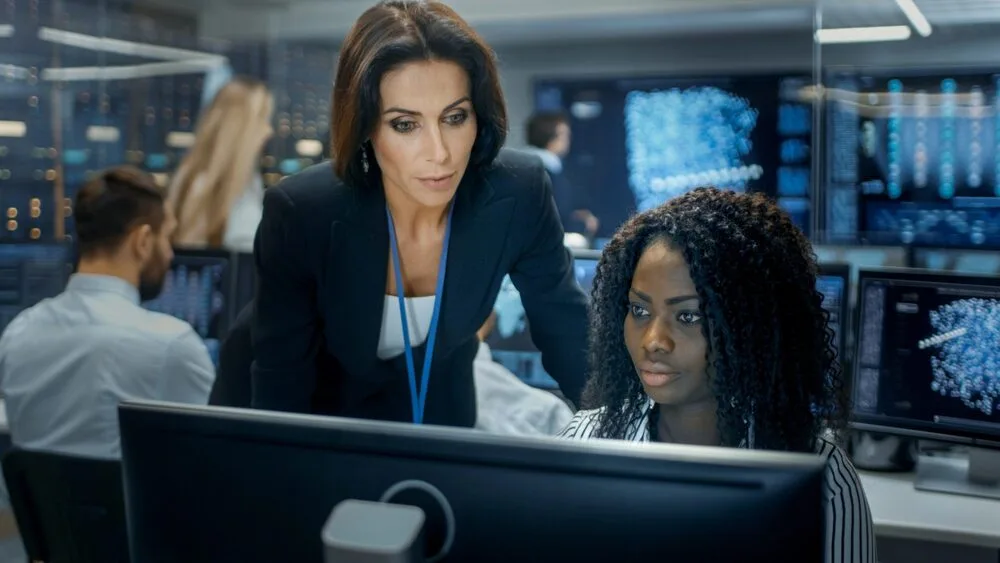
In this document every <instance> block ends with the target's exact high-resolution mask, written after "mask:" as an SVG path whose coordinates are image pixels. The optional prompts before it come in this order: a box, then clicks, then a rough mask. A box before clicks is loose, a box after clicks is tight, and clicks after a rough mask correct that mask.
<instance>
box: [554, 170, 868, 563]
mask: <svg viewBox="0 0 1000 563" xmlns="http://www.w3.org/2000/svg"><path fill="white" fill-rule="evenodd" d="M816 272H817V266H816V260H815V255H814V254H813V251H812V247H811V246H810V244H809V241H808V240H807V239H806V237H805V236H804V235H803V234H802V232H801V231H800V230H799V229H798V228H796V227H795V226H794V225H793V224H792V222H791V220H790V219H789V217H788V215H787V214H785V213H784V212H783V211H782V210H781V209H779V208H778V207H777V206H776V205H774V204H773V203H772V202H771V201H769V200H768V199H767V198H766V197H764V196H763V195H760V194H752V195H746V194H737V193H734V192H731V191H724V190H718V189H714V188H701V189H697V190H694V191H693V192H690V193H688V194H685V195H683V196H680V197H677V198H674V199H672V200H670V201H669V202H668V203H666V204H664V205H662V206H660V207H657V208H655V209H652V210H650V211H647V212H644V213H641V214H639V215H636V216H635V217H633V218H632V219H630V220H629V221H628V222H626V223H625V224H624V225H623V226H622V227H621V228H620V229H619V230H618V232H617V233H616V234H615V236H614V238H613V239H612V240H611V242H610V243H609V244H608V245H607V247H605V249H604V253H603V255H602V257H601V260H600V263H599V264H598V266H597V276H596V278H595V279H594V284H593V295H592V318H591V323H590V367H591V379H590V381H589V382H588V384H587V387H586V390H585V392H584V400H583V402H584V406H585V407H586V408H588V409H591V410H585V411H581V412H580V413H578V414H577V415H576V416H575V417H574V419H573V421H572V422H571V423H570V425H569V426H567V427H566V429H565V430H564V431H563V432H562V435H563V436H565V437H569V438H576V439H588V438H611V439H620V440H630V441H635V442H646V441H659V442H670V443H679V444H697V445H709V446H727V447H741V448H751V449H762V450H781V451H791V452H815V453H817V454H818V455H820V456H822V457H823V458H824V459H826V460H827V483H826V488H825V491H826V516H827V536H826V537H827V556H826V560H827V561H828V562H831V563H842V562H843V563H846V562H860V563H875V561H876V557H875V537H874V532H873V529H872V520H871V513H870V511H869V508H868V502H867V500H866V498H865V494H864V490H863V489H862V487H861V483H860V481H859V479H858V476H857V474H856V473H855V471H854V468H853V466H852V465H851V463H850V461H849V460H848V458H847V456H846V455H845V454H844V453H843V451H841V450H840V448H838V447H837V446H836V445H835V444H834V442H833V441H832V440H834V439H836V437H837V435H838V434H839V431H840V430H841V429H842V428H843V427H844V421H845V414H846V406H845V395H844V393H843V383H842V379H841V373H840V369H839V366H838V362H837V358H836V353H835V351H834V345H833V332H832V331H831V330H830V329H829V328H828V326H827V318H828V315H827V313H826V312H825V311H824V310H823V308H822V306H821V305H822V299H823V297H822V294H820V293H819V292H817V291H816ZM790 516H791V515H790Z"/></svg>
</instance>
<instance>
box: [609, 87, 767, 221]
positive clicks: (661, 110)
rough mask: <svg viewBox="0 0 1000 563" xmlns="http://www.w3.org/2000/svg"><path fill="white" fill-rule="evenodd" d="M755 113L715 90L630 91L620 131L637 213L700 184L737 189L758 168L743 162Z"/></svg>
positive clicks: (741, 100)
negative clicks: (623, 133) (626, 153)
mask: <svg viewBox="0 0 1000 563" xmlns="http://www.w3.org/2000/svg"><path fill="white" fill-rule="evenodd" d="M758 115H759V112H758V111H757V110H756V109H755V108H753V107H752V106H751V105H750V103H749V102H748V101H747V100H746V99H745V98H742V97H740V96H736V95H734V94H731V93H729V92H726V91H724V90H722V89H720V88H715V87H695V88H688V89H686V90H681V89H679V88H678V89H672V90H667V91H657V92H639V91H634V92H629V93H628V95H627V96H626V98H625V131H626V141H625V144H626V148H627V150H628V168H629V184H630V186H631V188H632V191H633V192H634V193H635V198H636V203H637V206H638V208H639V210H640V211H642V210H646V209H649V208H651V207H654V206H656V205H659V204H660V203H662V202H663V201H665V200H667V199H670V198H672V197H675V196H678V195H680V194H683V193H685V192H687V191H689V190H691V189H693V188H696V187H698V186H702V185H715V186H719V187H727V188H733V189H738V190H743V189H745V188H746V186H747V183H748V182H749V181H751V180H756V179H758V178H760V176H761V175H762V173H763V169H762V168H761V167H760V166H758V165H749V164H748V163H747V162H745V160H744V159H745V157H746V156H747V155H748V154H750V151H751V150H752V149H753V141H752V140H751V137H750V136H751V133H752V132H753V130H754V127H756V126H757V118H758Z"/></svg>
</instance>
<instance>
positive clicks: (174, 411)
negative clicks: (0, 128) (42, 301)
mask: <svg viewBox="0 0 1000 563" xmlns="http://www.w3.org/2000/svg"><path fill="white" fill-rule="evenodd" d="M118 413H119V417H120V419H121V426H122V428H121V430H122V448H123V452H122V453H123V455H122V462H123V464H124V468H125V469H126V471H127V470H128V465H129V456H128V452H127V450H128V443H129V442H130V441H131V440H132V439H135V438H137V436H135V434H136V433H137V432H139V433H141V432H143V431H146V430H150V429H154V431H156V430H158V431H168V432H173V433H183V434H192V433H193V434H202V435H209V436H228V437H232V438H236V439H240V440H250V441H257V442H273V441H278V442H280V443H282V444H291V445H302V446H305V447H319V448H327V449H342V450H345V451H352V452H357V453H362V454H364V453H369V454H375V455H386V454H392V455H395V456H415V457H417V458H433V459H436V460H439V461H447V462H449V463H469V464H473V465H482V464H491V465H497V466H508V467H510V466H521V467H528V466H535V467H540V468H541V469H546V470H547V469H550V468H554V469H558V470H561V471H567V472H571V473H579V472H587V473H598V474H612V475H618V476H621V477H629V476H630V477H632V478H637V479H650V478H653V479H656V478H660V479H671V478H673V477H675V474H676V472H677V471H678V469H677V467H676V466H671V465H669V464H667V465H664V464H663V463H662V462H663V461H678V462H687V463H703V464H705V465H706V466H714V467H718V468H720V469H724V468H730V469H734V470H736V471H734V472H732V473H730V472H729V471H726V473H727V475H726V476H725V477H724V478H723V477H722V476H721V475H719V476H711V475H704V476H703V478H704V479H705V482H710V481H714V480H717V479H718V480H724V481H729V480H732V481H733V482H743V483H749V482H753V481H757V482H759V480H760V479H761V478H762V476H761V475H760V474H757V473H756V471H755V470H758V469H760V470H769V469H776V470H779V471H781V472H785V471H792V472H798V471H818V472H820V473H822V472H823V471H825V468H826V462H825V460H823V459H821V458H820V457H818V456H815V455H813V454H810V453H796V452H783V451H773V450H748V449H735V450H734V449H730V448H717V447H708V446H692V445H680V444H665V443H644V444H637V443H628V442H622V441H616V440H594V441H588V442H580V441H577V440H566V439H565V438H559V437H556V436H543V435H530V436H511V435H503V434H493V433H489V432H482V431H478V430H475V429H471V428H458V427H450V426H436V425H416V424H410V423H405V422H392V421H382V420H368V419H357V418H346V417H337V416H320V415H312V414H299V413H289V412H278V411H263V410H255V409H242V408H233V407H217V406H209V405H194V404H183V403H171V402H166V401H152V400H130V401H123V402H122V403H121V404H120V405H119V407H118ZM206 422H208V424H207V425H206ZM289 427H293V428H295V429H297V430H298V431H299V432H298V433H297V434H296V435H295V436H291V437H290V436H289V435H288V434H289V432H288V430H289ZM581 445H583V447H581ZM595 454H608V455H595ZM741 469H742V470H745V471H740V470H741Z"/></svg>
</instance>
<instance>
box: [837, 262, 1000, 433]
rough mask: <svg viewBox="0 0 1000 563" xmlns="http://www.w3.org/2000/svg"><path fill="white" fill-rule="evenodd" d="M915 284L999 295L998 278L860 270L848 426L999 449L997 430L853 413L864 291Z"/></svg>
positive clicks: (893, 270)
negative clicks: (875, 284) (878, 285)
mask: <svg viewBox="0 0 1000 563" xmlns="http://www.w3.org/2000/svg"><path fill="white" fill-rule="evenodd" d="M876 280H878V281H882V280H885V281H889V282H893V281H897V282H916V283H924V284H956V285H969V286H979V287H991V288H997V290H998V292H1000V276H988V275H982V274H963V273H956V272H947V273H942V272H932V271H928V270H923V269H917V268H877V269H861V270H860V271H859V272H858V284H857V286H856V287H855V290H854V291H855V295H856V297H857V303H858V305H857V307H856V309H855V312H854V313H855V314H854V327H855V330H854V358H853V364H852V365H853V373H854V380H855V381H854V383H855V384H854V385H852V389H851V423H850V425H851V427H852V428H854V429H855V430H859V431H864V432H880V433H885V434H895V435H901V436H909V437H913V438H918V439H925V440H934V441H940V442H951V443H957V444H963V445H970V446H982V447H985V448H990V449H993V448H1000V429H998V430H995V431H990V429H988V428H987V427H986V426H985V425H984V426H983V427H982V428H983V431H981V432H977V431H975V430H972V429H970V428H964V429H963V428H958V427H955V426H947V427H941V426H938V425H936V424H935V423H927V422H921V421H908V420H906V419H901V418H894V417H887V416H883V415H873V414H862V413H858V412H856V410H855V408H854V404H855V402H856V399H857V396H856V393H857V387H858V385H857V379H858V377H859V373H860V368H861V356H862V354H861V348H860V347H861V338H862V332H863V331H862V324H861V323H862V321H863V319H862V315H863V314H864V303H863V300H864V290H865V287H866V285H867V284H868V283H870V282H871V281H876Z"/></svg>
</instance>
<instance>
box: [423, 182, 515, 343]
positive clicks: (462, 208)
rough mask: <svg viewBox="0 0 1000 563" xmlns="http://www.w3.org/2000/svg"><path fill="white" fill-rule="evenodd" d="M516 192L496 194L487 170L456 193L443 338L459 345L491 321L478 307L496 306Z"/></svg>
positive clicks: (441, 328) (443, 307) (440, 337)
mask: <svg viewBox="0 0 1000 563" xmlns="http://www.w3.org/2000/svg"><path fill="white" fill-rule="evenodd" d="M513 213H514V198H503V199H495V198H494V190H493V186H491V185H490V184H489V182H488V181H486V179H485V178H484V177H483V176H481V175H476V174H473V175H468V176H467V177H466V179H465V180H463V182H462V185H461V186H460V187H459V190H458V193H457V194H456V196H455V212H454V218H453V219H452V227H451V229H452V231H451V245H450V247H449V248H448V272H447V277H446V278H445V281H444V296H443V301H442V302H441V318H440V320H439V321H438V322H439V325H438V330H439V331H440V333H439V334H438V342H439V343H441V345H443V346H448V347H449V348H450V347H453V346H457V345H460V344H462V343H463V339H465V338H467V337H469V336H472V335H474V333H475V332H476V330H478V329H479V326H480V325H481V324H482V322H483V321H485V320H486V319H485V315H484V316H483V318H479V316H478V313H479V312H481V311H487V313H486V314H488V311H489V310H490V309H492V307H493V303H492V302H490V303H488V304H486V303H483V301H484V300H485V299H495V293H493V292H491V291H490V288H492V287H493V285H496V286H497V287H499V283H500V281H501V280H500V277H498V276H499V275H500V274H499V270H500V265H501V257H502V256H503V255H504V245H505V244H506V242H507V233H508V230H509V227H510V220H511V217H512V216H513Z"/></svg>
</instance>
